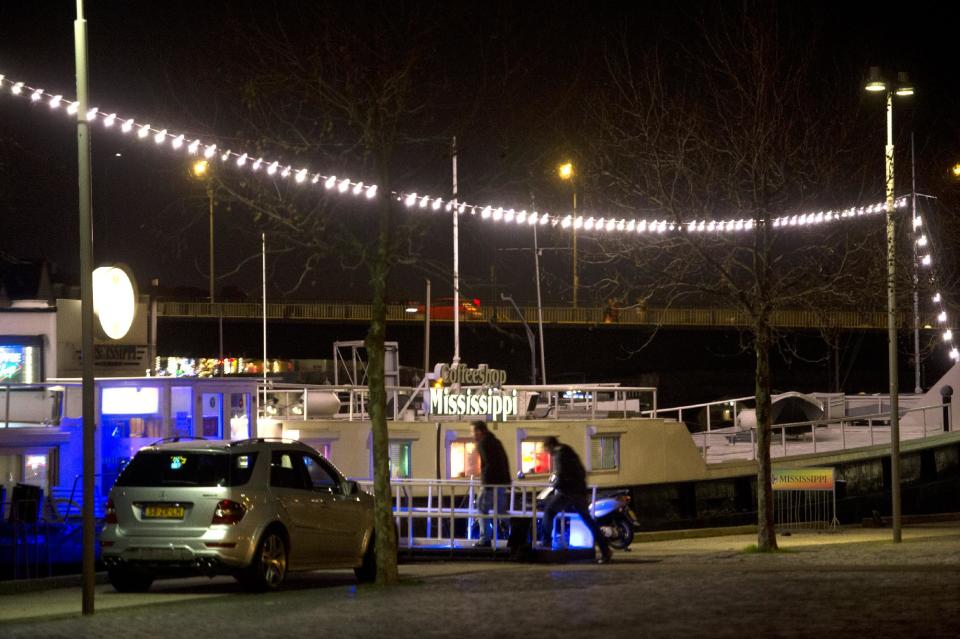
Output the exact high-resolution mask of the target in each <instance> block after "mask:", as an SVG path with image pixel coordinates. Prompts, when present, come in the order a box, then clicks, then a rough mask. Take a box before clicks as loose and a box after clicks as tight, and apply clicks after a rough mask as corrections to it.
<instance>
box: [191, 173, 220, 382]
mask: <svg viewBox="0 0 960 639" xmlns="http://www.w3.org/2000/svg"><path fill="white" fill-rule="evenodd" d="M190 174H191V175H192V176H193V177H194V178H196V179H198V180H202V181H203V183H204V187H205V188H206V191H207V204H208V210H209V215H208V218H209V220H210V253H209V254H210V260H209V261H210V276H209V277H210V279H209V281H210V305H211V307H212V306H213V305H214V304H215V303H216V301H217V300H216V287H217V279H216V274H215V273H216V271H215V268H214V264H215V262H214V259H215V258H214V230H213V210H214V206H213V205H214V198H213V182H212V180H211V176H210V163H209V162H207V161H206V160H197V161H196V162H194V163H193V165H191V167H190ZM217 311H218V312H217V315H218V336H219V346H220V350H219V358H218V360H217V372H218V374H220V375H222V374H223V309H221V308H220V307H217Z"/></svg>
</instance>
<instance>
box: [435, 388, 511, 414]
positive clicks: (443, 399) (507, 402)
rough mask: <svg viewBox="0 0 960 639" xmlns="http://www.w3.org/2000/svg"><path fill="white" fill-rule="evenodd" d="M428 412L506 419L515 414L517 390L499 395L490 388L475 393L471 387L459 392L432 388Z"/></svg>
mask: <svg viewBox="0 0 960 639" xmlns="http://www.w3.org/2000/svg"><path fill="white" fill-rule="evenodd" d="M430 413H431V414H433V415H454V416H457V417H474V416H481V415H490V417H491V418H492V419H493V421H497V420H500V421H506V420H507V417H511V416H513V417H516V415H517V391H512V392H511V393H510V394H509V395H501V394H499V393H497V394H494V390H493V389H492V388H488V389H487V390H486V391H483V390H479V391H477V392H476V393H475V392H473V389H472V388H468V389H467V390H465V391H462V392H459V393H451V392H450V389H448V388H443V389H440V388H434V389H432V390H431V391H430Z"/></svg>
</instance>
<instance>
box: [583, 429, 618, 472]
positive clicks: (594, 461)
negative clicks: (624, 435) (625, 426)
mask: <svg viewBox="0 0 960 639" xmlns="http://www.w3.org/2000/svg"><path fill="white" fill-rule="evenodd" d="M618 468H620V436H619V435H600V436H598V437H591V438H590V470H616V469H618Z"/></svg>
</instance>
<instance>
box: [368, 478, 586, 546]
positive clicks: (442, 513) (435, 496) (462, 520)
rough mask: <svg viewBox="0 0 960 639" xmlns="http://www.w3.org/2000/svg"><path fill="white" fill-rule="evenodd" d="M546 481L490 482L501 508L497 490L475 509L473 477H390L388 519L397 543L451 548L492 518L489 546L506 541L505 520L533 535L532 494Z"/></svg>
mask: <svg viewBox="0 0 960 639" xmlns="http://www.w3.org/2000/svg"><path fill="white" fill-rule="evenodd" d="M358 483H359V484H360V485H361V487H363V489H364V490H366V491H368V492H370V493H371V494H372V493H373V481H372V480H359V481H358ZM548 486H549V484H547V483H546V482H528V481H523V482H516V483H514V484H506V485H497V486H491V488H504V489H506V494H507V504H506V509H505V511H506V512H503V513H498V512H497V511H498V510H499V508H498V507H499V506H500V504H499V503H497V501H496V500H497V499H498V493H499V491H496V490H495V491H494V505H493V510H492V511H491V512H490V513H481V512H480V511H478V510H477V499H478V497H479V496H480V491H481V490H482V488H483V484H481V483H480V482H479V481H477V480H473V479H391V480H390V490H391V500H392V502H393V512H394V521H395V522H396V525H397V532H398V539H399V542H400V547H401V548H406V549H411V550H412V549H416V548H429V547H433V548H437V547H440V548H446V549H451V550H454V549H457V548H465V547H469V546H471V545H472V543H473V542H474V541H476V539H477V538H478V537H477V536H475V535H474V528H475V527H477V528H478V530H482V527H483V526H484V523H485V522H487V521H490V520H492V522H493V538H492V540H491V541H492V548H493V549H494V550H496V549H498V548H502V547H504V546H505V545H506V541H507V535H508V533H504V532H501V530H504V529H507V528H508V526H509V524H510V520H511V519H514V520H516V519H518V518H519V519H523V518H526V519H529V520H530V531H531V535H533V536H535V535H536V531H537V521H538V519H540V518H542V515H543V514H542V512H540V511H539V510H538V506H537V494H538V493H540V491H542V490H543V489H544V488H546V487H548ZM590 491H591V515H592V514H593V510H592V509H593V505H592V504H594V503H595V502H596V497H597V488H596V486H591V487H590ZM558 525H559V527H560V535H561V539H566V534H565V533H566V527H567V525H568V521H567V517H558Z"/></svg>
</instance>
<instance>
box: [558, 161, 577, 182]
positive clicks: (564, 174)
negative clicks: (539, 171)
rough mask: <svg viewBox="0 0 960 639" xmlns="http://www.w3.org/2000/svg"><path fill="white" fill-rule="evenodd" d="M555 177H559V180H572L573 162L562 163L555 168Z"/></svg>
mask: <svg viewBox="0 0 960 639" xmlns="http://www.w3.org/2000/svg"><path fill="white" fill-rule="evenodd" d="M557 175H559V176H560V179H561V180H571V179H573V162H564V163H563V164H561V165H560V166H559V167H557Z"/></svg>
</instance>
